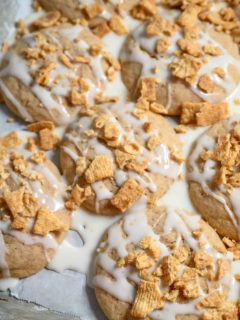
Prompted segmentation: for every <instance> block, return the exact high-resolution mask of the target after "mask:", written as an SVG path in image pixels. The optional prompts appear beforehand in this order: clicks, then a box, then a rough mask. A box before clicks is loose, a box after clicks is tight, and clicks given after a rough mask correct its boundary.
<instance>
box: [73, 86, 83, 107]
mask: <svg viewBox="0 0 240 320" xmlns="http://www.w3.org/2000/svg"><path fill="white" fill-rule="evenodd" d="M70 101H71V104H72V105H74V106H76V105H86V103H87V100H86V96H85V94H83V93H80V92H78V91H77V90H75V89H72V90H71V91H70Z"/></svg>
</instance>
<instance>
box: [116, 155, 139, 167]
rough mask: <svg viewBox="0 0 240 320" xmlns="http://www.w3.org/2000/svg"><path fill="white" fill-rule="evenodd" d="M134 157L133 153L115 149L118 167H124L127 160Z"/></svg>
mask: <svg viewBox="0 0 240 320" xmlns="http://www.w3.org/2000/svg"><path fill="white" fill-rule="evenodd" d="M133 159H134V155H132V154H129V153H127V152H123V151H121V150H115V161H116V163H117V165H118V167H119V168H120V169H124V168H125V166H126V165H127V164H128V163H129V161H131V160H133Z"/></svg>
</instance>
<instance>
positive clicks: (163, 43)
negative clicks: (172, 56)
mask: <svg viewBox="0 0 240 320" xmlns="http://www.w3.org/2000/svg"><path fill="white" fill-rule="evenodd" d="M170 44H171V43H170V41H169V40H168V39H164V38H162V39H159V40H158V41H157V44H156V49H155V50H156V52H157V53H163V52H165V51H166V50H167V49H168V47H169V46H170Z"/></svg>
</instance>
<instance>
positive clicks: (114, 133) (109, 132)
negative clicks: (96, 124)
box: [103, 122, 120, 140]
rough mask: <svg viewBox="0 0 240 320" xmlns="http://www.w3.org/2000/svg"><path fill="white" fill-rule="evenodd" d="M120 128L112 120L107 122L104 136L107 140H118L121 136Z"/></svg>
mask: <svg viewBox="0 0 240 320" xmlns="http://www.w3.org/2000/svg"><path fill="white" fill-rule="evenodd" d="M119 134H120V132H119V130H118V128H117V126H116V125H115V124H113V123H111V122H109V123H106V124H105V126H104V128H103V136H104V139H106V140H117V139H118V137H119Z"/></svg>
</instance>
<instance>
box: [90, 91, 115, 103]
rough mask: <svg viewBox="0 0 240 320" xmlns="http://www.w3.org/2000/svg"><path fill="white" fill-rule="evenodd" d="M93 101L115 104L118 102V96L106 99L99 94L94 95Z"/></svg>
mask: <svg viewBox="0 0 240 320" xmlns="http://www.w3.org/2000/svg"><path fill="white" fill-rule="evenodd" d="M94 99H95V102H96V103H108V102H113V103H115V102H118V100H119V97H118V96H112V97H106V96H103V94H102V93H99V94H96V95H95V97H94Z"/></svg>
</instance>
